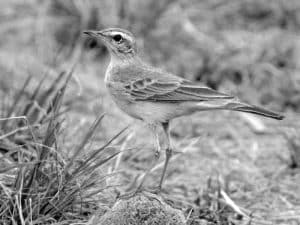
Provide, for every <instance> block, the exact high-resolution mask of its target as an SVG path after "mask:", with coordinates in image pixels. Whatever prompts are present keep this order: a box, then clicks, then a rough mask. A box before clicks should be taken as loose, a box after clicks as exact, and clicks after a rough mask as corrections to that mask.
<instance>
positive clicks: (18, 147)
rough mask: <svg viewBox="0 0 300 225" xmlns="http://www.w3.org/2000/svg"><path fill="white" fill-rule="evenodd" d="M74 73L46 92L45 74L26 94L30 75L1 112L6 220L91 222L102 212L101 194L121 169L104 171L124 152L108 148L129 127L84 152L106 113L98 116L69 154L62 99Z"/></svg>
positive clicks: (0, 214) (1, 194) (1, 193)
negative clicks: (29, 92) (65, 142)
mask: <svg viewBox="0 0 300 225" xmlns="http://www.w3.org/2000/svg"><path fill="white" fill-rule="evenodd" d="M72 73H73V71H72V70H71V71H70V72H68V73H66V72H63V73H61V74H59V76H58V77H57V78H56V79H55V80H54V81H53V83H52V84H50V87H49V88H48V89H44V90H43V89H42V88H41V87H42V85H43V82H44V80H45V78H43V79H42V80H41V81H40V82H39V83H38V85H37V87H36V88H35V89H34V90H33V94H31V95H28V94H24V93H27V92H28V89H29V86H30V83H31V77H28V79H26V81H25V82H24V85H23V86H22V87H21V89H20V90H19V91H18V92H17V93H16V94H15V95H14V97H13V101H11V102H12V104H11V105H8V106H7V107H5V108H4V109H3V110H4V111H5V112H2V115H6V117H5V118H1V119H0V127H1V133H0V140H1V144H0V153H2V156H0V162H1V164H2V168H1V170H0V221H2V222H3V224H22V225H23V224H50V223H53V222H61V223H66V221H68V224H70V223H73V222H76V221H77V222H78V221H84V220H87V219H88V217H89V215H90V214H91V213H92V212H93V211H94V210H97V208H98V205H99V204H98V203H99V199H100V197H101V195H102V193H103V192H105V191H106V190H107V189H108V188H110V187H113V186H114V185H111V186H108V185H107V183H106V179H107V178H109V177H111V176H114V175H115V174H117V173H110V174H108V173H104V172H102V171H103V167H104V165H105V164H106V163H108V162H110V161H111V159H113V158H114V157H115V156H116V155H118V154H119V151H117V150H115V149H113V151H112V148H111V147H110V148H109V149H110V151H111V152H112V153H108V152H105V150H106V149H107V147H108V146H109V145H110V143H112V142H113V141H114V140H115V139H117V138H118V137H119V136H120V135H121V134H122V133H123V132H124V131H125V130H126V128H125V129H123V130H122V131H121V132H119V133H118V134H117V135H115V136H114V137H113V138H111V140H109V141H108V142H107V143H105V144H103V145H102V146H101V147H99V148H97V149H96V150H93V151H87V152H85V150H87V144H88V143H89V142H90V140H91V138H92V137H93V135H94V133H95V131H96V129H97V128H98V127H99V125H100V124H101V122H102V120H103V118H104V114H103V115H101V116H100V117H99V118H97V119H96V120H95V122H94V123H93V125H92V126H91V127H90V129H89V130H88V131H87V133H86V134H85V135H84V137H83V138H82V141H81V142H80V144H79V145H78V146H76V147H74V149H71V150H70V151H71V152H72V156H71V157H69V158H66V157H65V153H66V149H65V147H64V143H63V141H61V139H60V136H61V134H62V127H63V122H64V118H63V117H64V114H65V112H66V110H65V107H66V106H64V104H63V98H64V94H65V91H66V88H67V85H68V82H69V80H70V79H71V77H72ZM42 90H43V91H42ZM22 102H27V104H21V103H22ZM83 153H85V154H83ZM82 157H84V159H83V158H82ZM65 158H66V159H65ZM82 159H83V160H82ZM103 199H105V197H104V198H103ZM105 203H107V201H104V202H102V204H105Z"/></svg>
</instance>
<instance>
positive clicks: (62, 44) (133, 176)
mask: <svg viewBox="0 0 300 225" xmlns="http://www.w3.org/2000/svg"><path fill="white" fill-rule="evenodd" d="M299 15H300V2H299V1H298V0H289V1H285V0H272V1H271V0H230V1H229V0H202V1H196V0H192V1H185V0H176V1H170V0H162V1H156V0H149V1H140V0H121V1H117V0H114V1H111V0H102V1H93V0H86V1H81V0H78V1H77V0H76V1H75V0H52V1H38V0H31V1H21V0H14V1H1V2H0V18H1V20H0V30H1V31H2V32H1V34H2V37H1V40H0V49H1V51H0V99H1V101H0V115H1V116H0V164H1V168H0V221H1V222H0V224H22V225H23V224H24V225H25V224H26V225H27V224H29V225H33V224H97V223H98V222H99V221H100V220H102V221H108V220H109V218H108V215H110V214H113V213H111V212H110V209H112V210H114V209H116V208H118V207H119V206H122V207H123V206H124V205H125V206H127V205H126V204H129V205H130V207H134V206H135V202H134V201H133V200H132V199H131V200H129V203H126V202H125V203H124V201H123V200H122V201H121V202H120V201H118V200H117V198H118V196H119V194H120V193H122V192H124V191H128V190H132V189H133V188H134V186H135V185H136V183H137V182H138V181H139V180H140V179H141V177H142V176H143V174H144V172H145V170H146V169H147V168H148V166H150V165H151V162H152V160H153V159H154V151H153V150H154V145H153V141H152V140H151V138H148V137H152V136H151V131H150V130H149V129H147V127H145V126H144V125H143V124H142V123H139V122H137V121H134V120H132V119H131V118H129V117H127V116H126V115H124V113H122V112H120V111H119V110H118V109H117V108H116V107H115V106H114V104H113V103H112V101H111V99H110V98H109V96H108V95H107V93H106V91H105V88H104V84H103V76H104V72H105V69H106V66H107V63H108V54H107V50H106V49H105V47H104V46H103V45H102V44H101V43H96V42H95V40H92V39H90V38H89V37H85V36H83V34H82V31H83V30H86V29H99V30H100V29H102V28H106V27H122V28H125V29H129V30H131V31H132V32H133V33H134V34H136V36H137V38H138V45H139V47H140V48H141V51H140V53H141V55H142V57H144V58H145V60H147V61H149V62H150V63H151V64H153V65H156V66H158V67H161V68H164V69H166V70H168V71H170V72H173V73H175V74H178V75H181V76H184V77H186V78H188V79H192V80H195V81H201V82H204V83H205V84H206V85H209V86H211V87H213V88H215V89H218V90H221V91H223V92H229V93H232V94H235V95H237V96H239V97H240V98H242V99H244V100H246V101H248V102H250V103H253V104H259V105H263V106H265V107H267V108H269V109H273V110H275V111H281V112H284V114H285V115H286V119H285V120H284V121H282V122H278V121H273V120H269V119H260V118H257V117H253V116H249V115H245V114H239V113H232V112H209V113H208V112H203V113H198V114H195V115H193V116H191V117H187V118H180V119H178V120H176V121H174V123H172V140H173V145H174V147H175V150H176V154H175V156H174V157H173V159H172V160H171V163H170V168H169V170H168V174H167V178H166V183H165V186H164V190H163V193H162V194H161V197H159V199H160V200H161V201H164V203H162V204H161V205H162V206H163V207H165V208H168V207H169V206H171V207H173V208H175V209H176V210H180V211H181V212H182V213H183V214H184V217H185V220H186V223H187V224H189V225H196V224H222V225H223V224H298V223H299V222H300V197H299V193H300V185H299V184H300V173H299V165H300V144H299V128H300V122H299V111H300V78H299V74H298V73H299V72H300V69H299V68H300V65H299V62H298V58H299V57H298V56H299V53H300V49H299V46H300V44H299V40H298V35H299V28H300V17H299ZM161 160H163V159H161ZM161 167H162V163H161V162H159V163H158V165H157V166H156V167H155V168H153V170H152V171H151V175H150V176H149V179H147V181H146V183H145V186H146V187H149V188H154V187H156V186H157V184H158V180H159V175H160V173H161ZM136 198H141V199H146V200H147V197H145V196H138V197H136ZM116 202H117V204H115V203H116ZM166 203H167V204H166ZM147 204H148V203H147ZM155 205H156V203H155V204H154V206H155ZM144 206H147V207H148V205H144ZM150 206H151V207H153V206H152V205H151V202H150ZM122 207H121V208H122ZM130 207H129V208H130ZM169 208H170V207H169ZM122 209H124V207H123V208H122ZM125 209H126V207H125ZM130 209H131V208H130ZM152 209H153V208H152ZM147 210H148V208H147ZM163 210H165V209H163ZM176 210H175V211H176ZM133 211H134V210H133ZM154 211H155V214H157V212H159V211H156V210H154ZM106 212H110V213H108V214H107V213H106ZM113 212H114V211H113ZM172 212H173V211H172ZM137 214H138V215H139V216H140V218H139V219H141V220H142V221H147V218H148V217H147V218H146V215H148V214H147V213H146V214H145V213H144V211H137ZM95 215H96V216H95ZM103 215H105V216H103ZM113 215H114V214H113ZM95 218H100V219H99V220H95ZM164 218H165V217H163V218H162V219H164ZM95 221H96V222H95ZM149 221H150V220H148V222H149ZM157 221H158V220H157ZM159 221H160V220H159ZM154 222H155V221H154ZM154 222H153V223H154ZM149 223H150V222H149Z"/></svg>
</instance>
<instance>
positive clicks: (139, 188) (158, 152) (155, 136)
mask: <svg viewBox="0 0 300 225" xmlns="http://www.w3.org/2000/svg"><path fill="white" fill-rule="evenodd" d="M151 128H152V130H153V134H154V139H155V155H154V157H155V158H154V160H153V162H152V164H151V166H150V167H149V168H148V169H147V170H146V172H145V173H144V175H143V177H142V180H141V182H140V184H139V186H138V187H137V190H136V192H139V191H140V190H141V189H142V186H143V184H144V182H145V180H146V178H147V176H148V175H149V173H150V171H151V170H152V169H153V168H154V167H155V166H156V164H157V162H158V160H159V157H160V143H159V135H158V132H157V127H156V126H154V125H153V126H151Z"/></svg>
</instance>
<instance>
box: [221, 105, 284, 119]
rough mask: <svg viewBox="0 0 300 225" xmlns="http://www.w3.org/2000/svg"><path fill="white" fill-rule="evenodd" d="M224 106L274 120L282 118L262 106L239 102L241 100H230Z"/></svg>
mask: <svg viewBox="0 0 300 225" xmlns="http://www.w3.org/2000/svg"><path fill="white" fill-rule="evenodd" d="M226 108H227V109H230V110H234V111H239V112H247V113H253V114H257V115H260V116H265V117H269V118H273V119H276V120H282V119H283V118H284V116H283V115H280V114H278V113H275V112H272V111H269V110H267V109H264V108H262V107H259V106H255V105H250V104H246V103H241V102H230V103H228V104H227V106H226Z"/></svg>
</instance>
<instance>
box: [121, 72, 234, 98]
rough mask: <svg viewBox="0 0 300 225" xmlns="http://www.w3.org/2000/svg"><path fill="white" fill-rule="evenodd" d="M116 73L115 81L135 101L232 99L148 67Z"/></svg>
mask: <svg viewBox="0 0 300 225" xmlns="http://www.w3.org/2000/svg"><path fill="white" fill-rule="evenodd" d="M117 73H118V76H116V77H117V78H118V79H117V80H115V81H118V82H120V83H122V84H123V85H124V90H125V91H126V92H127V94H129V95H130V96H131V97H132V98H133V99H134V100H136V101H155V102H159V101H161V102H186V101H207V100H216V99H232V98H234V97H233V96H230V95H227V94H224V93H221V92H218V91H216V90H213V89H211V88H209V87H206V86H201V85H197V84H195V83H193V82H191V81H188V80H185V79H182V78H180V77H177V76H174V75H172V74H169V73H167V72H163V71H158V70H156V69H154V68H150V67H149V68H148V67H134V68H131V67H127V68H123V69H122V70H119V71H118V72H117ZM130 74H131V76H130Z"/></svg>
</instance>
